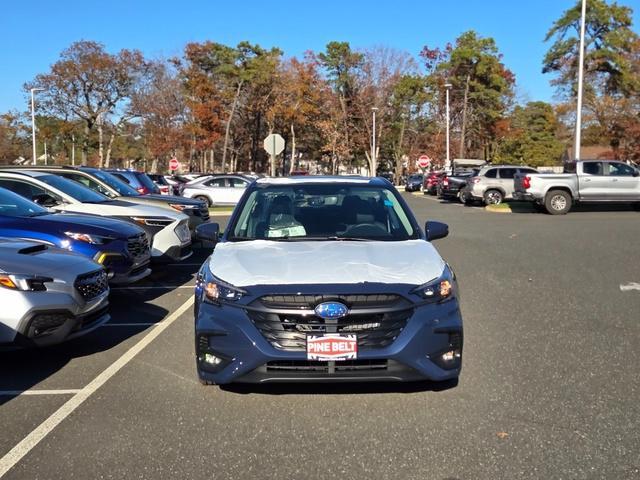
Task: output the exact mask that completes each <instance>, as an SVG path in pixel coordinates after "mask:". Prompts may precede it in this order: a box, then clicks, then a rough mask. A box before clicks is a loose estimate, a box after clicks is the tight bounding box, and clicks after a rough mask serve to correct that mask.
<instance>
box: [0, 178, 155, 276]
mask: <svg viewBox="0 0 640 480" xmlns="http://www.w3.org/2000/svg"><path fill="white" fill-rule="evenodd" d="M0 237H6V238H19V239H22V240H30V241H34V242H37V243H43V244H45V245H49V246H51V247H58V248H62V249H64V250H69V251H72V252H75V253H78V254H80V255H84V256H85V257H89V258H90V259H91V260H93V261H95V262H97V263H98V264H100V265H102V266H103V267H104V268H105V269H106V271H107V273H108V274H109V277H110V279H111V280H110V281H111V283H112V284H129V283H133V282H137V281H138V280H141V279H143V278H144V277H146V276H148V275H149V274H150V273H151V269H150V268H149V260H150V257H151V254H150V251H149V240H148V239H147V236H146V234H145V232H144V230H143V229H142V228H140V227H138V226H136V225H133V224H131V223H129V222H124V221H121V220H115V219H110V218H104V217H96V216H93V215H69V214H66V213H50V212H49V211H48V210H47V209H46V208H43V207H41V206H39V205H37V204H35V203H33V202H31V201H29V200H27V199H25V198H23V197H21V196H20V195H18V194H16V193H13V192H11V191H9V190H6V189H4V188H0Z"/></svg>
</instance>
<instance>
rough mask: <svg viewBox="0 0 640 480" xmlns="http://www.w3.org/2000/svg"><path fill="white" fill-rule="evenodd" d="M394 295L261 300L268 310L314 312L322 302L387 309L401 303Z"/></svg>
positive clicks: (271, 298) (319, 296) (276, 296)
mask: <svg viewBox="0 0 640 480" xmlns="http://www.w3.org/2000/svg"><path fill="white" fill-rule="evenodd" d="M400 300H401V297H400V296H399V295H394V294H366V295H267V296H264V297H262V298H261V299H260V301H261V302H262V305H264V306H265V307H267V308H288V309H301V310H313V309H314V308H315V306H316V305H318V304H320V303H322V302H328V301H335V302H340V303H344V304H345V305H346V306H347V307H349V308H385V307H390V306H392V305H395V304H396V303H398V302H400Z"/></svg>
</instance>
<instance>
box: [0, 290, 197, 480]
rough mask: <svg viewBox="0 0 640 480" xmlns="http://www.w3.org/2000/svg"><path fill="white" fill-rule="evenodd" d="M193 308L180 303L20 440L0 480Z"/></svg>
mask: <svg viewBox="0 0 640 480" xmlns="http://www.w3.org/2000/svg"><path fill="white" fill-rule="evenodd" d="M192 305H193V297H192V296H190V297H189V299H188V300H187V301H186V302H184V303H183V304H182V305H181V306H180V308H178V309H177V310H176V311H174V312H173V313H172V314H171V315H169V317H168V318H167V319H166V320H163V322H162V325H160V326H159V327H158V328H153V329H151V330H150V331H149V333H148V334H147V335H145V336H144V337H143V338H142V339H141V340H140V341H139V342H138V343H136V344H135V345H134V346H133V347H131V348H130V349H129V350H128V351H127V352H126V353H125V354H124V355H122V356H121V357H120V358H118V359H117V360H116V361H115V362H114V363H112V364H111V365H110V366H109V367H107V368H106V369H105V370H104V371H103V372H102V373H101V374H100V375H98V376H97V377H96V378H94V379H93V380H92V381H91V382H90V383H89V384H88V385H87V386H86V387H84V388H83V389H82V390H80V391H79V392H77V393H76V394H75V395H74V396H73V397H71V398H70V399H69V400H68V401H67V402H66V403H65V404H64V405H62V406H61V407H60V408H59V409H58V410H56V411H55V412H54V413H53V414H52V415H51V416H50V417H49V418H47V419H46V420H45V421H44V422H42V423H41V424H40V425H38V426H37V427H36V428H35V430H33V431H32V432H31V433H29V434H28V435H27V436H26V437H25V438H23V439H22V440H21V441H20V442H19V443H18V444H17V445H16V446H15V447H13V448H12V449H11V450H10V451H9V452H8V453H7V454H5V455H4V456H3V457H2V458H0V478H2V477H3V476H4V474H5V473H7V472H8V471H9V470H10V469H11V468H12V467H13V466H14V465H15V464H16V463H18V462H19V461H20V460H21V459H22V458H23V457H24V456H25V455H26V454H27V453H29V452H30V451H31V450H32V449H33V448H34V447H35V446H36V445H37V444H38V443H40V441H41V440H42V439H43V438H44V437H46V436H47V435H48V434H49V432H51V431H52V430H53V429H54V428H56V427H57V426H58V425H59V424H60V423H61V422H62V421H63V420H64V419H65V418H67V417H68V416H69V415H70V414H71V413H73V412H74V411H75V410H76V409H77V408H78V407H79V406H80V405H82V403H83V402H84V401H85V400H86V399H88V398H89V397H90V396H91V395H92V394H93V393H94V392H95V391H96V390H98V389H99V388H100V387H101V386H103V385H104V384H105V383H106V382H107V381H108V380H109V379H110V378H111V377H113V376H114V375H115V374H116V373H118V372H119V371H120V370H121V369H122V367H124V366H125V365H126V364H128V363H129V362H130V361H131V360H133V358H134V357H135V356H136V355H137V354H138V353H140V352H141V351H142V350H143V349H144V348H145V347H146V346H147V345H149V344H150V343H151V342H153V341H154V340H155V339H156V338H157V337H158V335H160V334H161V333H162V332H164V331H165V329H166V328H167V327H169V326H170V325H171V324H172V323H173V322H175V321H176V320H177V319H178V318H180V317H181V316H182V314H183V313H185V312H186V311H187V310H189V308H191V306H192Z"/></svg>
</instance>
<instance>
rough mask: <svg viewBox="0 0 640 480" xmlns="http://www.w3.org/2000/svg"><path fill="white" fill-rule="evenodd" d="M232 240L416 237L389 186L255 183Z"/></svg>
mask: <svg viewBox="0 0 640 480" xmlns="http://www.w3.org/2000/svg"><path fill="white" fill-rule="evenodd" d="M241 208H242V210H241V211H240V214H239V216H238V217H237V221H236V222H235V224H234V225H233V226H231V229H230V232H231V235H230V237H229V240H230V241H234V240H256V239H269V240H287V241H296V240H340V239H356V240H408V239H412V238H418V232H417V230H416V229H415V228H414V226H413V224H412V222H411V220H410V217H409V214H408V213H407V212H406V211H405V210H404V208H403V207H402V205H401V204H400V202H399V201H398V199H397V198H396V196H395V194H394V193H393V191H391V190H390V189H388V188H385V187H376V186H371V185H361V186H360V185H335V184H324V185H318V184H315V185H291V186H283V185H270V186H266V187H257V188H256V189H255V190H254V191H253V192H251V194H250V195H249V197H248V198H247V200H246V201H245V202H244V204H243V205H242V207H241Z"/></svg>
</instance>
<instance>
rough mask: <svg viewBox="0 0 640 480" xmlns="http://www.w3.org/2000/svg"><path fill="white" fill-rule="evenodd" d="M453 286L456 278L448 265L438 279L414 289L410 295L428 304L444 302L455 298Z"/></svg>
mask: <svg viewBox="0 0 640 480" xmlns="http://www.w3.org/2000/svg"><path fill="white" fill-rule="evenodd" d="M455 285H456V277H455V275H454V273H453V271H452V270H451V268H450V267H449V265H445V267H444V272H442V276H440V278H437V279H435V280H432V281H430V282H428V283H425V284H424V285H420V286H419V287H417V288H414V289H413V290H412V291H411V293H413V294H415V295H418V296H420V297H421V298H423V299H425V300H428V301H430V302H444V301H446V300H450V299H452V298H454V297H455V294H456V291H455Z"/></svg>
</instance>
